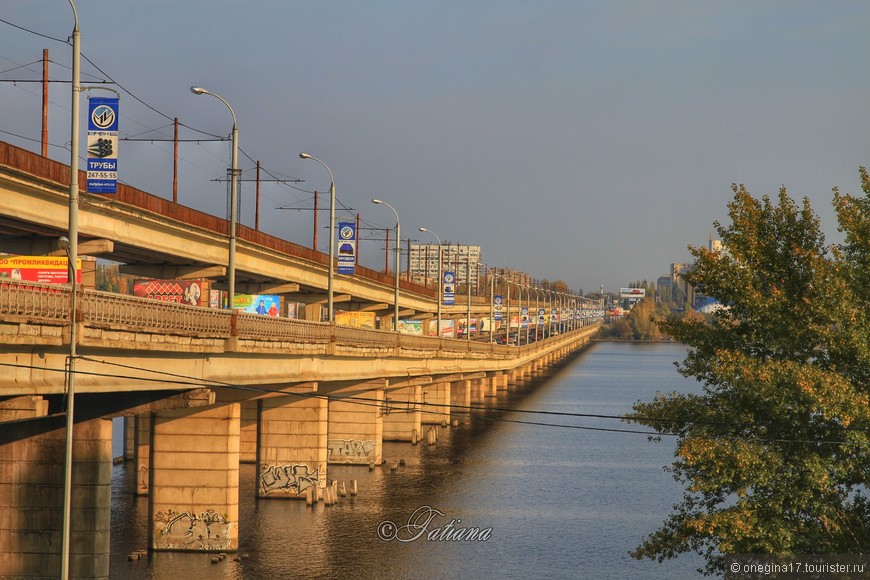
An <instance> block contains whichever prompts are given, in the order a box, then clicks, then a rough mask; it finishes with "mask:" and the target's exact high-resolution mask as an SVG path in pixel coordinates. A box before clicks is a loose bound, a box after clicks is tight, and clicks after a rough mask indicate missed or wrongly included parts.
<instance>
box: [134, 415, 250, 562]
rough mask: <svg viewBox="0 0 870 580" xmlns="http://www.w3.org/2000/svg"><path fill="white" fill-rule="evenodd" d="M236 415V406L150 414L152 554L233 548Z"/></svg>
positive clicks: (236, 512) (236, 519)
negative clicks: (151, 416) (157, 551)
mask: <svg viewBox="0 0 870 580" xmlns="http://www.w3.org/2000/svg"><path fill="white" fill-rule="evenodd" d="M239 415H240V410H239V404H238V403H230V404H222V405H216V406H213V407H207V408H203V409H196V410H191V409H175V410H171V411H159V412H157V413H155V414H154V415H153V419H152V423H151V469H150V483H149V488H150V494H149V504H150V506H149V508H150V509H149V513H150V514H151V522H150V533H149V536H150V545H151V548H152V549H153V550H181V551H191V552H193V551H204V552H232V551H236V550H237V549H238V522H239Z"/></svg>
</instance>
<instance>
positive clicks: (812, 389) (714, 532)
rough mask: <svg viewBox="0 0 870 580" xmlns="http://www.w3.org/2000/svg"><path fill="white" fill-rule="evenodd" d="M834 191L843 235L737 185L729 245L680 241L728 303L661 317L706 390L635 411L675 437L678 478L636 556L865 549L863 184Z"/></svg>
mask: <svg viewBox="0 0 870 580" xmlns="http://www.w3.org/2000/svg"><path fill="white" fill-rule="evenodd" d="M861 178H862V183H863V190H864V194H865V195H864V196H863V197H858V196H850V195H840V194H839V192H837V191H836V190H835V191H834V206H835V208H836V210H837V215H838V221H839V225H840V229H841V231H843V232H844V234H845V242H844V244H842V245H840V246H834V247H828V246H826V245H825V243H824V236H823V235H822V233H821V231H820V225H819V220H818V218H817V217H816V215H815V214H814V213H813V211H812V210H811V208H810V205H809V202H808V201H807V200H803V203H802V204H800V205H798V204H797V203H795V202H794V201H793V200H792V199H791V198H790V197H789V196H788V194H787V192H786V191H785V190H784V189H783V190H781V191H780V192H779V196H778V198H777V199H776V201H775V202H774V201H773V200H771V199H770V198H769V197H767V196H764V197H763V198H761V199H760V200H759V199H755V198H754V197H752V196H751V195H750V194H749V193H748V192H747V191H746V189H745V188H744V187H743V186H736V185H735V186H734V187H733V190H734V198H733V201H732V202H731V203H730V204H729V206H728V209H729V217H730V219H731V224H730V225H728V226H727V227H723V226H721V225H720V224H718V223H717V224H716V229H717V231H718V234H719V236H720V238H721V240H722V242H723V244H724V247H725V249H726V251H724V252H722V253H713V252H710V251H708V250H706V249H704V248H691V251H692V254H693V255H694V257H695V264H694V267H693V268H692V269H691V271H690V272H689V273H688V274H686V278H687V280H688V281H689V282H690V283H691V284H692V285H694V286H695V287H696V288H698V287H702V288H703V291H704V292H705V293H706V294H708V295H710V296H713V297H715V298H717V299H718V300H719V301H720V302H721V303H722V304H725V305H727V306H728V307H727V309H723V310H720V311H719V312H717V313H716V314H715V315H714V316H713V317H712V318H711V319H709V320H708V321H703V320H700V319H698V318H695V317H684V318H682V319H678V318H675V317H671V318H668V319H667V321H665V322H663V323H662V324H661V326H662V330H663V331H664V332H665V333H666V334H668V335H670V336H672V337H673V338H674V339H675V340H678V341H681V342H683V343H684V344H686V345H687V346H688V347H689V352H688V355H687V357H686V359H685V360H684V361H683V362H682V363H681V364H680V365H678V368H679V370H680V372H681V373H682V374H683V375H685V376H691V377H695V378H697V379H698V380H699V381H700V382H701V383H703V388H702V390H701V394H696V395H695V394H679V393H670V394H659V395H657V396H656V397H655V398H654V400H653V401H651V402H639V403H637V404H636V405H635V406H634V413H633V414H632V418H633V420H635V421H637V422H639V423H642V424H645V425H648V426H650V427H652V428H654V429H655V430H656V431H658V432H659V433H661V434H670V435H675V436H676V437H677V449H676V452H675V457H676V459H675V461H674V463H673V464H672V466H671V467H670V468H669V469H670V470H671V471H672V473H673V475H674V477H675V478H676V479H677V481H679V482H680V483H681V484H683V485H684V487H685V492H684V495H683V499H682V501H681V502H680V503H678V504H677V505H675V506H674V512H673V513H672V514H671V515H670V516H669V517H668V519H667V520H666V521H665V522H664V524H663V525H662V527H661V528H660V529H658V530H657V531H655V532H653V533H652V534H651V535H650V536H648V537H647V538H645V539H644V541H643V543H642V544H641V545H640V546H639V547H638V548H637V549H636V550H635V551H634V552H633V553H632V555H633V556H635V557H637V558H651V559H656V560H659V561H661V560H663V559H666V558H672V557H675V556H677V555H679V554H681V553H686V552H697V553H699V554H701V555H703V556H704V557H705V559H706V562H707V566H706V572H708V573H718V572H721V571H722V564H723V560H724V555H725V554H787V553H792V554H809V553H867V550H868V549H870V500H868V488H867V482H868V481H870V461H868V458H870V456H868V452H870V439H868V428H870V406H868V395H870V393H868V391H870V324H868V314H867V312H868V308H870V294H868V289H870V278H868V277H870V179H868V175H867V172H866V171H865V170H864V169H863V168H862V169H861Z"/></svg>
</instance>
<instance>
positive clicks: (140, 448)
mask: <svg viewBox="0 0 870 580" xmlns="http://www.w3.org/2000/svg"><path fill="white" fill-rule="evenodd" d="M132 423H133V426H134V432H133V449H134V454H133V459H134V461H135V462H136V495H148V480H149V475H148V469H149V467H150V466H151V414H148V415H136V416H135V417H133V421H132Z"/></svg>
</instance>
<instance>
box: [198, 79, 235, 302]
mask: <svg viewBox="0 0 870 580" xmlns="http://www.w3.org/2000/svg"><path fill="white" fill-rule="evenodd" d="M190 92H191V93H193V94H194V95H211V96H213V97H214V98H216V99H218V100H219V101H220V102H222V103H223V104H224V105H226V106H227V109H229V110H230V115H232V117H233V154H232V160H231V165H230V172H231V173H232V177H231V178H230V179H231V180H232V181H230V241H229V251H228V254H229V255H228V257H227V295H228V296H227V299H228V302H229V304H228V305H229V307H230V310H232V309H233V298H234V297H235V295H236V222H237V221H238V215H237V214H238V209H237V206H238V199H239V191H238V177H239V176H238V172H239V126H238V124H237V123H236V113H235V111H233V108H232V107H231V106H230V104H229V103H228V102H227V100H226V99H225V98H223V97H222V96H220V95H218V94H217V93H210V92H209V91H207V90H205V89H204V88H202V87H190Z"/></svg>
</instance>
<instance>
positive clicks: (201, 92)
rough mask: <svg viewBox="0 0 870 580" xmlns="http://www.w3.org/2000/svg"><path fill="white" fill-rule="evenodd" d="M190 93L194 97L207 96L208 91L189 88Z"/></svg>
mask: <svg viewBox="0 0 870 580" xmlns="http://www.w3.org/2000/svg"><path fill="white" fill-rule="evenodd" d="M190 92H191V93H193V94H194V95H205V94H208V91H207V90H205V89H204V88H202V87H190Z"/></svg>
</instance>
